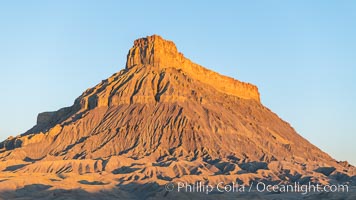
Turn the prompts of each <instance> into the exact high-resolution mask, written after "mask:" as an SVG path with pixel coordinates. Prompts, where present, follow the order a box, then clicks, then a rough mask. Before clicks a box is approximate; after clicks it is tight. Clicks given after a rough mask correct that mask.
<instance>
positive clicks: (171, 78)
mask: <svg viewBox="0 0 356 200" xmlns="http://www.w3.org/2000/svg"><path fill="white" fill-rule="evenodd" d="M68 89H70V88H68ZM260 98H261V97H260V94H259V92H258V88H257V87H256V86H255V85H252V84H250V83H244V82H241V81H238V80H235V79H233V78H230V77H227V76H223V75H220V74H218V73H216V72H213V71H211V70H208V69H206V68H204V67H202V66H200V65H198V64H196V63H194V62H192V61H190V60H189V59H187V58H185V57H184V55H183V54H182V53H180V52H179V51H178V50H177V48H176V46H175V44H174V43H173V42H172V41H167V40H165V39H163V38H162V37H160V36H157V35H153V36H148V37H145V38H140V39H137V40H135V41H134V45H133V47H132V48H131V49H130V50H129V52H128V55H127V62H126V66H123V69H122V70H121V71H119V72H117V73H115V74H113V75H112V76H111V77H109V78H108V79H106V80H103V81H102V82H101V83H99V84H98V85H96V86H95V87H93V88H90V89H87V90H86V91H85V92H84V93H83V94H82V95H81V96H79V97H78V98H77V99H76V100H75V101H74V104H73V105H72V106H70V107H66V108H62V109H60V110H58V111H53V112H44V113H40V114H39V115H38V118H37V124H36V125H35V126H34V127H32V128H31V129H29V130H28V131H27V132H26V133H23V134H21V135H18V136H15V137H11V138H8V139H7V140H5V141H3V142H1V143H0V161H1V162H0V170H1V173H0V190H1V191H0V198H3V199H41V198H42V199H67V198H74V199H90V198H92V199H110V198H112V199H157V198H167V199H176V198H186V199H189V198H196V197H201V196H199V195H203V198H211V199H216V198H219V197H220V196H219V195H221V194H212V195H208V196H206V195H205V196H204V194H193V193H191V194H189V193H177V192H175V191H167V190H166V189H165V185H166V184H168V183H178V182H189V183H194V182H196V181H204V183H210V184H217V183H219V182H225V183H231V182H238V183H240V184H243V185H246V186H248V185H251V184H253V183H256V182H258V181H263V182H268V183H275V184H287V183H296V182H298V183H301V184H303V183H308V182H311V183H320V184H334V183H340V184H348V185H350V187H351V186H352V185H355V184H356V176H355V175H356V169H355V167H353V166H351V165H349V164H348V163H347V162H339V161H336V160H334V159H333V158H331V157H330V156H329V155H328V154H327V153H325V152H323V151H321V150H320V149H318V148H317V147H316V146H314V145H313V144H311V143H310V142H308V141H307V140H306V139H304V138H303V137H301V136H300V135H299V134H298V133H297V132H296V131H295V130H294V129H293V128H292V127H291V125H290V124H288V123H287V122H285V121H283V120H282V119H281V118H279V117H278V115H276V114H275V113H273V112H272V111H271V110H269V109H268V108H267V107H265V106H264V105H263V104H262V103H261V100H260ZM195 195H196V196H195ZM225 195H226V197H227V198H236V195H234V194H231V193H229V194H225ZM244 195H250V194H244ZM255 195H256V196H254V197H253V198H256V199H258V198H262V197H261V195H259V194H255ZM296 195H299V194H296ZM322 195H329V194H322ZM330 195H331V194H330ZM333 195H341V196H336V197H335V198H346V197H345V196H342V195H343V194H333ZM262 196H263V195H262ZM240 197H241V198H245V197H246V198H247V196H243V195H242V196H239V198H240ZM277 197H278V195H277V196H276V195H272V196H267V197H263V198H271V199H273V198H277ZM304 197H306V198H310V199H313V198H316V199H318V198H320V196H318V195H309V196H304ZM353 197H355V196H353ZM293 198H294V197H293ZM295 198H296V199H299V198H300V196H296V197H295ZM347 198H349V197H347ZM350 198H352V196H350Z"/></svg>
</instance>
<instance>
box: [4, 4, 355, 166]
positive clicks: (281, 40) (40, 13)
mask: <svg viewBox="0 0 356 200" xmlns="http://www.w3.org/2000/svg"><path fill="white" fill-rule="evenodd" d="M50 2H52V3H50ZM53 2H54V1H7V2H5V1H1V3H0V30H1V31H0V91H1V96H0V111H1V115H0V139H1V140H3V139H5V138H7V137H8V136H10V135H18V134H20V133H22V132H24V131H26V130H27V129H29V128H31V127H32V126H33V125H34V124H35V121H36V116H37V113H39V112H43V111H50V110H57V109H59V108H61V107H64V106H70V105H72V103H73V101H74V99H75V98H76V97H78V96H79V95H80V94H81V93H82V92H83V91H84V90H85V89H87V88H89V87H92V86H94V85H95V84H97V83H99V82H100V81H101V80H102V79H105V78H107V77H109V76H110V75H111V74H113V73H115V72H117V71H119V70H120V69H122V68H123V67H124V64H125V59H126V54H127V51H128V49H129V48H130V47H131V46H132V42H133V40H134V39H136V38H138V37H143V36H147V35H152V34H159V35H162V36H163V37H164V38H166V39H170V40H173V41H174V42H175V43H176V44H177V46H178V49H179V50H180V51H181V52H183V53H184V54H185V55H186V56H187V57H188V58H190V59H192V60H193V61H195V62H196V63H199V64H201V65H203V66H206V67H207V68H210V69H213V70H215V71H217V72H219V73H222V74H225V75H229V76H232V77H234V78H236V79H240V80H243V81H248V82H251V83H254V84H256V85H257V86H258V87H259V89H260V93H261V98H262V102H263V104H264V105H266V106H267V107H269V108H271V109H272V110H273V111H274V112H276V113H277V114H278V115H279V116H280V117H282V118H283V119H284V120H286V121H288V122H290V123H291V124H292V126H293V127H294V128H295V129H296V130H297V131H298V132H299V133H300V134H301V135H302V136H304V137H305V138H307V139H308V140H309V141H311V142H312V143H314V144H315V145H317V146H318V147H319V148H321V149H322V150H324V151H326V152H327V153H329V154H330V155H332V156H333V157H335V158H336V159H337V160H348V161H350V162H351V163H353V164H356V156H355V153H356V145H355V141H356V120H355V119H356V118H355V115H356V105H355V102H356V95H355V92H356V3H355V1H336V0H335V1H321V0H319V1H317V0H316V1H215V3H208V2H209V1H194V3H192V1H186V2H183V1H176V2H175V3H170V2H168V1H155V0H151V1H132V2H130V3H128V1H125V3H124V1H122V2H121V1H56V3H53ZM146 2H149V3H146ZM232 2H233V3H232Z"/></svg>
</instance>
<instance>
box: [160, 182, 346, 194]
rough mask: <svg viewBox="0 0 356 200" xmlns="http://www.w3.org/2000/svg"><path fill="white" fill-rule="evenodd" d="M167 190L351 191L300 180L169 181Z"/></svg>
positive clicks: (303, 192)
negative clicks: (208, 182) (246, 183)
mask: <svg viewBox="0 0 356 200" xmlns="http://www.w3.org/2000/svg"><path fill="white" fill-rule="evenodd" d="M165 189H166V191H176V192H187V193H194V192H196V193H205V194H209V193H213V192H220V193H225V192H228V193H229V192H235V193H245V192H260V193H262V192H267V193H300V194H302V195H306V194H308V193H321V192H332V193H334V192H349V186H348V185H342V184H335V185H321V184H318V183H311V182H309V183H307V184H300V183H298V182H296V183H293V184H275V185H272V184H266V183H264V182H257V183H251V184H250V185H248V186H247V185H242V184H238V183H229V184H225V183H224V182H220V183H218V184H215V185H214V184H207V183H204V182H199V181H198V182H195V183H193V184H190V183H187V182H177V183H172V182H171V183H167V184H166V185H165Z"/></svg>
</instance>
